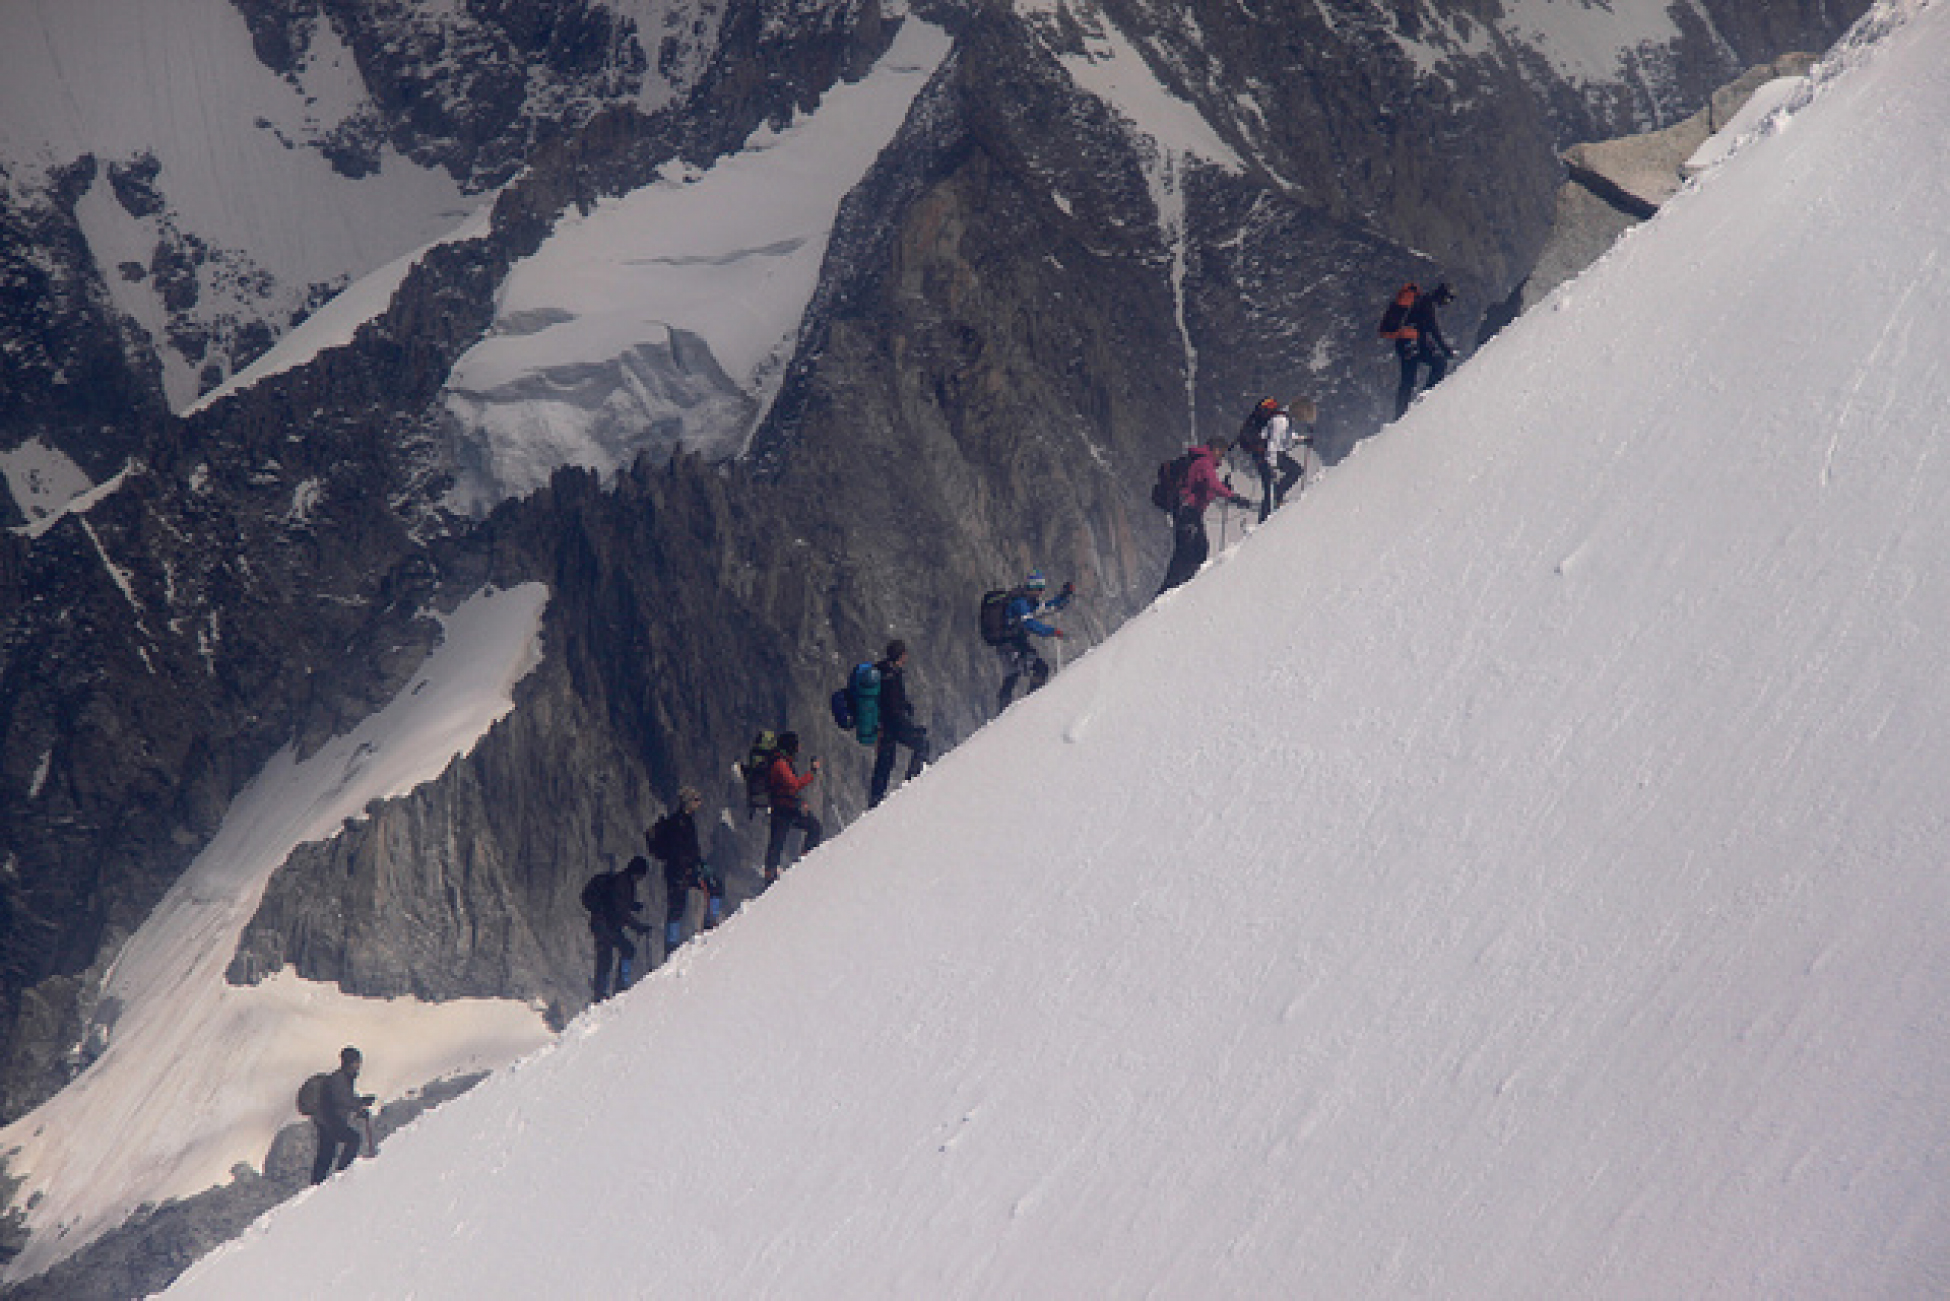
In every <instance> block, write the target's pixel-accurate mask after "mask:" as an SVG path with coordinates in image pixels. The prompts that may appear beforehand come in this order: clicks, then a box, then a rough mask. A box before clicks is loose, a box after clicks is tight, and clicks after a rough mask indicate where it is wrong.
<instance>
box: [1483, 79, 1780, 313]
mask: <svg viewBox="0 0 1950 1301" xmlns="http://www.w3.org/2000/svg"><path fill="white" fill-rule="evenodd" d="M1813 63H1814V56H1813V55H1810V54H1801V53H1793V54H1784V55H1782V56H1781V57H1780V58H1778V59H1774V60H1772V61H1771V62H1769V63H1766V64H1763V65H1761V66H1759V67H1755V68H1750V69H1748V70H1747V71H1746V72H1744V73H1742V74H1741V75H1740V76H1739V77H1736V78H1735V79H1734V80H1733V81H1731V82H1729V83H1727V84H1726V85H1725V86H1722V87H1720V88H1719V89H1718V90H1716V91H1714V92H1713V96H1712V98H1711V99H1710V100H1708V102H1707V104H1706V106H1705V107H1703V108H1701V109H1700V110H1699V111H1698V112H1696V113H1694V114H1692V115H1691V116H1690V117H1687V118H1685V119H1684V120H1683V121H1679V122H1675V123H1673V124H1672V125H1671V126H1668V127H1664V128H1662V129H1660V130H1658V131H1649V132H1645V133H1643V134H1639V135H1631V136H1624V137H1621V138H1619V139H1615V140H1603V141H1596V142H1588V143H1581V144H1576V145H1573V146H1571V147H1570V148H1569V149H1567V150H1565V151H1564V165H1565V169H1566V171H1567V172H1568V173H1569V179H1567V180H1566V181H1565V183H1564V184H1563V186H1562V187H1560V188H1559V190H1558V194H1557V208H1556V213H1555V215H1554V217H1553V219H1552V222H1551V232H1550V238H1549V240H1547V241H1546V242H1545V245H1544V247H1543V249H1542V251H1540V252H1539V253H1538V255H1537V261H1536V264H1535V266H1534V267H1533V268H1532V269H1531V272H1530V275H1529V276H1528V277H1527V278H1526V279H1525V281H1524V283H1523V286H1522V289H1521V292H1520V295H1519V299H1518V302H1519V305H1520V307H1521V308H1522V309H1523V310H1528V309H1529V308H1531V307H1534V306H1536V305H1537V304H1538V303H1540V302H1542V301H1543V300H1544V299H1545V298H1547V297H1549V296H1550V292H1551V290H1553V289H1555V288H1557V286H1559V285H1561V284H1563V283H1564V282H1565V281H1566V280H1569V279H1571V278H1572V277H1574V276H1576V275H1577V274H1578V273H1579V272H1580V271H1582V270H1584V268H1586V267H1588V266H1590V265H1591V264H1592V263H1593V262H1595V261H1597V260H1598V258H1600V257H1602V256H1603V255H1604V253H1605V250H1607V249H1609V248H1610V247H1611V246H1612V245H1613V244H1614V243H1616V242H1617V241H1618V237H1619V236H1620V235H1623V234H1624V233H1625V232H1626V231H1627V230H1630V229H1631V228H1632V227H1633V226H1635V225H1637V224H1638V223H1639V222H1641V221H1645V220H1647V219H1648V218H1650V217H1651V216H1652V215H1653V214H1654V213H1656V212H1657V211H1658V210H1659V208H1660V206H1661V205H1663V204H1664V203H1665V201H1666V200H1667V199H1670V198H1671V197H1672V196H1673V195H1675V194H1677V193H1678V192H1679V188H1680V186H1682V185H1683V184H1685V182H1686V179H1687V173H1686V162H1687V160H1688V159H1689V158H1691V157H1692V156H1693V154H1694V153H1695V152H1696V151H1697V150H1698V149H1699V147H1700V146H1701V145H1703V144H1705V143H1706V141H1707V140H1708V139H1709V138H1710V137H1711V136H1712V135H1713V134H1714V133H1715V132H1717V131H1719V130H1720V129H1721V128H1722V127H1724V126H1725V125H1727V123H1729V122H1731V121H1732V120H1733V118H1734V116H1735V114H1737V113H1739V111H1740V110H1741V108H1742V107H1743V106H1744V105H1745V104H1746V103H1747V102H1748V101H1749V100H1750V99H1751V98H1752V97H1753V95H1754V92H1756V91H1757V90H1759V89H1760V88H1761V87H1763V86H1765V85H1766V84H1767V83H1769V82H1771V81H1774V80H1776V79H1779V78H1788V77H1802V76H1806V75H1807V72H1808V69H1809V67H1810V66H1812V65H1813Z"/></svg>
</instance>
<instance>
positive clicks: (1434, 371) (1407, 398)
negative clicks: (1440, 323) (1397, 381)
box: [1395, 339, 1449, 420]
mask: <svg viewBox="0 0 1950 1301" xmlns="http://www.w3.org/2000/svg"><path fill="white" fill-rule="evenodd" d="M1395 356H1396V357H1398V358H1400V359H1401V363H1402V382H1401V386H1400V387H1399V388H1397V389H1396V390H1395V419H1397V420H1400V419H1401V418H1402V417H1403V416H1405V415H1407V414H1408V404H1409V403H1411V402H1413V401H1414V400H1415V381H1416V377H1417V372H1418V371H1419V370H1420V369H1421V368H1422V367H1423V366H1427V367H1428V368H1429V382H1428V383H1427V384H1425V385H1423V386H1422V387H1424V388H1434V387H1435V386H1436V385H1437V384H1440V383H1441V382H1442V377H1443V376H1444V375H1447V374H1448V373H1449V354H1448V353H1446V352H1443V351H1441V350H1440V349H1438V348H1435V347H1433V346H1431V345H1430V344H1429V343H1428V341H1427V340H1424V339H1397V340H1395Z"/></svg>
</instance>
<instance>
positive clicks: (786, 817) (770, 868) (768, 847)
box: [765, 809, 792, 885]
mask: <svg viewBox="0 0 1950 1301" xmlns="http://www.w3.org/2000/svg"><path fill="white" fill-rule="evenodd" d="M791 830H792V811H791V810H790V809H773V810H772V830H771V834H770V835H769V836H768V837H767V838H766V841H765V882H766V884H767V885H770V884H771V883H772V882H774V881H776V880H778V879H779V859H780V858H782V857H784V855H785V838H786V836H787V834H788V833H790V832H791Z"/></svg>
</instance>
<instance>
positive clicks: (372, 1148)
mask: <svg viewBox="0 0 1950 1301" xmlns="http://www.w3.org/2000/svg"><path fill="white" fill-rule="evenodd" d="M365 1120H366V1155H367V1156H368V1157H375V1156H378V1155H379V1144H377V1143H375V1142H373V1139H372V1113H371V1112H370V1111H368V1112H367V1113H366V1116H365Z"/></svg>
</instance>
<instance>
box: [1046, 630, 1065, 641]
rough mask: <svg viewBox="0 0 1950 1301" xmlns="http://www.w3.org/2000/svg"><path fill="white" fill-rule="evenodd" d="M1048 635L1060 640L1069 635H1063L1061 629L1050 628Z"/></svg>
mask: <svg viewBox="0 0 1950 1301" xmlns="http://www.w3.org/2000/svg"><path fill="white" fill-rule="evenodd" d="M1049 635H1050V636H1052V637H1056V638H1059V639H1060V638H1063V637H1066V636H1068V635H1069V634H1068V633H1065V632H1064V631H1063V630H1062V629H1061V628H1051V629H1050V630H1049Z"/></svg>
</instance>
